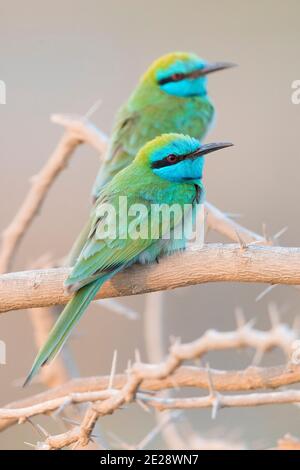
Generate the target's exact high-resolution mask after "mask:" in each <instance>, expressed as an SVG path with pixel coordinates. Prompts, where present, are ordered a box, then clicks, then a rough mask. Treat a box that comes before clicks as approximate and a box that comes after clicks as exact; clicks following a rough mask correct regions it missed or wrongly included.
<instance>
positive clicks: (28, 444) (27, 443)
mask: <svg viewBox="0 0 300 470" xmlns="http://www.w3.org/2000/svg"><path fill="white" fill-rule="evenodd" d="M24 444H25V445H26V446H29V447H32V448H33V449H36V444H31V442H26V441H24Z"/></svg>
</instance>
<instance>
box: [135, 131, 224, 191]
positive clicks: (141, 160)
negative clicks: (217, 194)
mask: <svg viewBox="0 0 300 470" xmlns="http://www.w3.org/2000/svg"><path fill="white" fill-rule="evenodd" d="M232 145H233V144H231V143H229V142H219V143H211V144H205V145H201V144H200V142H199V141H198V140H197V139H194V138H192V137H189V136H187V135H183V134H163V135H161V136H159V137H156V138H155V139H153V140H151V141H150V142H148V143H147V144H146V145H145V146H144V147H142V149H141V150H140V151H139V153H138V154H137V156H136V158H135V162H136V163H138V164H144V165H146V166H147V167H149V168H150V169H151V170H152V171H153V173H154V174H155V175H157V176H159V177H160V178H163V179H164V180H168V181H170V182H174V183H193V184H196V183H199V181H200V180H201V179H202V173H203V167H204V156H205V155H207V154H209V153H211V152H215V151H216V150H220V149H223V148H226V147H231V146H232Z"/></svg>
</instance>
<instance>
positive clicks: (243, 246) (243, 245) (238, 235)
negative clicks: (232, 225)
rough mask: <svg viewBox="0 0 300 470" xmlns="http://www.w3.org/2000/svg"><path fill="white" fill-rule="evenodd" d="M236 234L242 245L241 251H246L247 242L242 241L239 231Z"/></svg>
mask: <svg viewBox="0 0 300 470" xmlns="http://www.w3.org/2000/svg"><path fill="white" fill-rule="evenodd" d="M235 233H236V236H237V239H238V242H239V245H240V248H241V250H246V248H247V244H246V243H245V241H244V240H243V239H242V237H241V235H240V233H239V232H238V231H237V230H236V231H235Z"/></svg>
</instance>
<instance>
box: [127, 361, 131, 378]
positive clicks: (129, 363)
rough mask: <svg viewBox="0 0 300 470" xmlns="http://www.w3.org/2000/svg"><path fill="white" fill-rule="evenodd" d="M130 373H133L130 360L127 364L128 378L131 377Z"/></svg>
mask: <svg viewBox="0 0 300 470" xmlns="http://www.w3.org/2000/svg"><path fill="white" fill-rule="evenodd" d="M130 371H131V360H130V359H128V362H127V369H126V375H127V378H128V377H129V376H130Z"/></svg>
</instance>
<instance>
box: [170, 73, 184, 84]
mask: <svg viewBox="0 0 300 470" xmlns="http://www.w3.org/2000/svg"><path fill="white" fill-rule="evenodd" d="M183 77H184V75H183V73H173V75H172V80H173V81H174V82H178V81H179V80H182V79H183Z"/></svg>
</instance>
